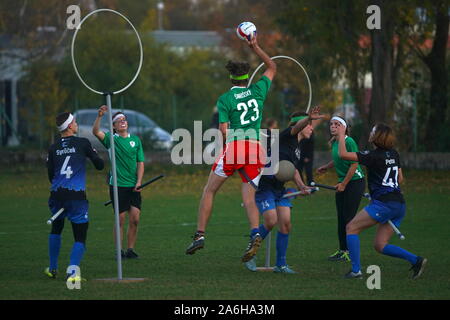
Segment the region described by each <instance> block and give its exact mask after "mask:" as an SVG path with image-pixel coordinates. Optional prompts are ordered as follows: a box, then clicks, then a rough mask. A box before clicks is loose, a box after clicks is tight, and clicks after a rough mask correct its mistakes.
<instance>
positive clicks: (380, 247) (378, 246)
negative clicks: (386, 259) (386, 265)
mask: <svg viewBox="0 0 450 320" xmlns="http://www.w3.org/2000/svg"><path fill="white" fill-rule="evenodd" d="M386 245H387V243H386V242H384V241H377V240H375V242H374V244H373V247H374V249H375V250H376V251H377V252H379V253H383V249H384V247H385V246H386Z"/></svg>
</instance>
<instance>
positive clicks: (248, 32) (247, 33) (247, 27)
mask: <svg viewBox="0 0 450 320" xmlns="http://www.w3.org/2000/svg"><path fill="white" fill-rule="evenodd" d="M236 34H237V36H238V37H239V39H241V40H245V39H247V40H249V41H250V39H251V38H252V37H253V36H254V35H255V34H256V26H255V25H254V24H253V23H251V22H248V21H246V22H242V23H241V24H239V25H238V27H237V28H236Z"/></svg>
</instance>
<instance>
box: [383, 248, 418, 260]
mask: <svg viewBox="0 0 450 320" xmlns="http://www.w3.org/2000/svg"><path fill="white" fill-rule="evenodd" d="M381 253H382V254H385V255H387V256H391V257H396V258H400V259H404V260H407V261H409V262H410V263H411V264H415V263H416V262H417V256H416V255H415V254H412V253H411V252H408V251H406V250H405V249H402V248H400V247H397V246H394V245H392V244H387V245H386V246H385V247H384V248H383V250H382V252H381Z"/></svg>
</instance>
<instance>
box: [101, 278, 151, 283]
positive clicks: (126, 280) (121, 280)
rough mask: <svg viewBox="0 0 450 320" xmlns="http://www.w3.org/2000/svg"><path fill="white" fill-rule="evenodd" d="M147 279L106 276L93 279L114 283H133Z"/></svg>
mask: <svg viewBox="0 0 450 320" xmlns="http://www.w3.org/2000/svg"><path fill="white" fill-rule="evenodd" d="M146 280H148V279H147V278H123V279H117V278H107V279H94V281H102V282H115V283H134V282H143V281H146Z"/></svg>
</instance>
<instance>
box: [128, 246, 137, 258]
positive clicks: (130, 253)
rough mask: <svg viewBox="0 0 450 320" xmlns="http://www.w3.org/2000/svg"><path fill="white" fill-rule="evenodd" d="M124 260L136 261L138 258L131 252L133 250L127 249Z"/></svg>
mask: <svg viewBox="0 0 450 320" xmlns="http://www.w3.org/2000/svg"><path fill="white" fill-rule="evenodd" d="M125 258H127V259H137V258H139V256H138V254H137V253H136V252H135V251H134V250H133V248H128V250H127V252H126V253H125Z"/></svg>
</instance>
